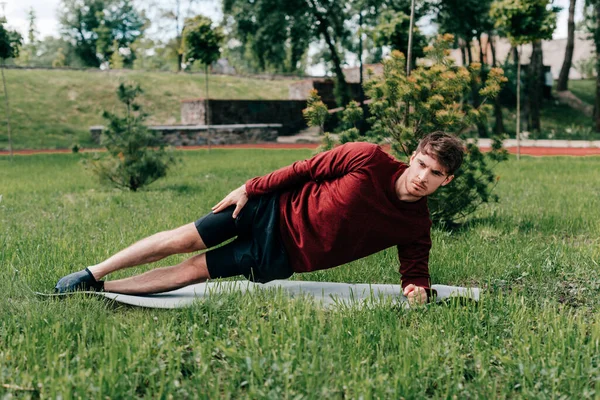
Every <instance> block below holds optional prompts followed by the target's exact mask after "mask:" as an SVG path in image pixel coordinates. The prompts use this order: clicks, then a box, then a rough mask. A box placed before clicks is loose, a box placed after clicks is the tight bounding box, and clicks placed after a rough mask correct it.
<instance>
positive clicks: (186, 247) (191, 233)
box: [164, 223, 206, 253]
mask: <svg viewBox="0 0 600 400" xmlns="http://www.w3.org/2000/svg"><path fill="white" fill-rule="evenodd" d="M164 235H165V237H166V244H167V246H168V247H169V248H170V249H171V250H174V251H176V252H178V253H191V252H193V251H198V250H203V249H205V248H206V245H205V244H204V241H203V240H202V238H201V237H200V234H199V233H198V230H197V229H196V226H195V225H194V223H190V224H186V225H183V226H181V227H179V228H176V229H173V230H171V231H166V232H164Z"/></svg>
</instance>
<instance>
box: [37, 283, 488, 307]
mask: <svg viewBox="0 0 600 400" xmlns="http://www.w3.org/2000/svg"><path fill="white" fill-rule="evenodd" d="M266 289H270V290H282V291H283V292H284V293H285V294H286V295H289V296H290V297H297V296H303V297H307V298H313V299H314V300H315V301H316V302H319V303H321V304H323V305H324V306H328V307H330V306H333V305H336V304H348V305H350V304H365V303H373V302H378V301H385V300H388V301H396V302H400V303H403V304H404V305H406V306H408V302H407V299H406V297H404V295H402V286H400V285H391V284H364V283H335V282H308V281H287V280H275V281H271V282H269V283H266V284H260V283H253V282H249V281H215V282H205V283H199V284H196V285H190V286H186V287H184V288H181V289H177V290H173V291H170V292H165V293H157V294H151V295H127V294H120V293H109V292H77V293H93V294H96V295H99V296H104V297H106V298H108V299H111V300H114V301H117V302H119V303H124V304H129V305H132V306H138V307H148V308H181V307H186V306H190V305H191V304H192V303H194V302H195V301H198V300H203V299H208V298H210V296H211V295H213V294H222V293H231V292H236V293H237V292H241V293H246V292H253V291H257V290H266ZM432 289H434V290H435V291H436V292H437V297H436V300H437V301H438V302H439V301H444V300H446V299H449V298H452V297H459V298H463V299H469V300H474V301H479V289H477V288H464V287H460V286H446V285H432ZM38 294H42V293H38ZM66 295H70V294H66ZM53 296H64V295H53Z"/></svg>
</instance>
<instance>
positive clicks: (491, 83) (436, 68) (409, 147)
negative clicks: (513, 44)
mask: <svg viewBox="0 0 600 400" xmlns="http://www.w3.org/2000/svg"><path fill="white" fill-rule="evenodd" d="M453 40H454V37H453V36H452V35H444V36H439V37H438V38H437V40H436V41H435V43H434V45H433V46H430V47H427V48H425V53H426V55H427V58H428V59H430V60H431V61H432V65H431V66H430V67H423V66H419V67H417V68H416V69H415V70H414V71H413V72H412V74H411V75H410V76H409V77H407V76H406V73H405V58H404V55H403V54H401V53H399V52H393V53H392V56H391V58H390V59H389V60H386V61H385V62H384V75H383V76H382V77H380V78H374V79H372V80H370V81H368V82H367V84H366V85H365V87H366V93H367V95H368V96H369V97H371V99H372V100H373V101H372V103H371V104H370V105H369V107H370V110H371V114H372V117H371V123H372V130H373V131H374V132H375V133H376V134H379V135H381V136H387V137H392V138H393V139H394V141H395V142H396V143H395V145H396V146H395V147H394V149H396V150H400V151H401V153H402V154H400V153H399V154H398V155H399V156H403V155H404V156H406V157H408V156H409V155H410V154H411V153H412V152H413V151H414V150H415V149H416V147H417V144H418V142H419V140H420V139H421V138H422V137H423V136H425V135H427V134H429V133H431V132H435V131H440V130H441V131H445V132H447V133H451V134H454V135H457V136H459V137H461V138H465V137H466V134H467V132H468V131H469V130H470V129H472V127H473V126H474V125H476V124H477V123H478V122H480V123H485V122H486V120H487V116H488V114H489V113H490V111H491V106H490V105H487V104H485V103H486V100H487V99H491V98H494V97H495V96H497V95H498V93H499V92H500V89H501V85H502V84H503V83H504V82H505V81H506V78H505V77H504V75H503V71H502V70H501V69H499V68H492V69H491V70H490V72H489V74H488V76H487V79H486V81H485V84H482V82H481V78H480V68H481V65H480V64H478V63H473V64H471V65H470V66H469V67H468V68H465V67H456V66H455V65H454V61H453V60H452V59H451V58H450V57H448V54H449V47H450V46H451V44H452V42H453ZM472 84H476V85H480V86H481V87H480V89H479V95H480V96H482V97H483V99H481V102H480V105H479V106H478V107H474V106H473V105H472V104H470V103H469V102H468V101H467V99H468V98H469V94H470V92H471V90H472ZM501 147H502V146H501V138H500V137H496V138H494V145H493V149H492V151H490V152H489V153H486V154H482V153H481V152H480V150H479V149H478V148H477V146H475V145H471V144H470V145H468V146H467V154H466V157H465V161H464V163H463V166H462V167H461V169H460V170H459V171H457V172H456V173H455V179H454V181H453V182H452V184H450V185H448V186H446V187H444V188H441V189H440V190H438V191H437V192H436V193H435V194H434V195H432V196H430V210H431V216H432V219H433V220H434V221H435V222H437V223H453V222H456V221H458V220H460V219H463V218H464V217H466V216H467V215H469V214H471V213H472V212H474V211H475V210H476V209H477V207H478V206H479V205H480V204H482V203H487V202H489V201H492V200H493V201H495V200H497V197H495V196H493V195H492V194H491V192H492V190H493V187H494V184H495V180H494V175H493V173H492V168H493V166H494V165H495V164H496V163H498V162H500V161H502V160H504V159H505V158H506V152H505V151H503V150H502V148H501Z"/></svg>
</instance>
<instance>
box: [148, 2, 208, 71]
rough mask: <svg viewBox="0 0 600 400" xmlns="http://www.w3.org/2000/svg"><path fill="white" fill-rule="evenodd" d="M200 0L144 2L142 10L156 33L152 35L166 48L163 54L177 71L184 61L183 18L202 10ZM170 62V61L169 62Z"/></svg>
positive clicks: (192, 15)
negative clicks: (149, 19) (166, 51)
mask: <svg viewBox="0 0 600 400" xmlns="http://www.w3.org/2000/svg"><path fill="white" fill-rule="evenodd" d="M202 2H203V1H202V0H151V1H147V2H144V4H145V7H144V10H145V12H146V13H147V15H148V16H150V17H151V19H152V25H153V27H155V29H156V34H154V35H153V36H152V37H153V38H154V39H155V40H156V41H157V42H160V43H162V44H161V46H164V47H165V49H166V50H168V52H169V53H168V54H166V53H165V54H164V56H167V58H169V59H170V60H172V63H173V64H176V68H177V71H181V68H182V65H183V63H184V52H185V49H184V48H183V29H184V27H185V20H186V19H188V18H192V17H194V16H195V15H197V14H198V12H199V11H201V10H202V7H201V6H202V4H201V3H202ZM163 53H164V52H163ZM169 64H171V61H170V62H169Z"/></svg>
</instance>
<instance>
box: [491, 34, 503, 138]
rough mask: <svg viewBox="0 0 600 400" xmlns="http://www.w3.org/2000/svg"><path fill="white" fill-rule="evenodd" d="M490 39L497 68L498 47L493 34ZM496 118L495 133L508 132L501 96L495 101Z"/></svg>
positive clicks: (493, 63) (494, 64)
mask: <svg viewBox="0 0 600 400" xmlns="http://www.w3.org/2000/svg"><path fill="white" fill-rule="evenodd" d="M488 38H489V39H488V42H489V44H490V51H491V53H492V66H493V67H497V66H498V60H497V59H496V47H495V46H494V40H493V36H492V34H491V33H489V34H488ZM494 117H495V120H496V121H495V123H494V133H495V134H496V135H500V134H502V133H504V132H505V131H506V129H504V117H503V115H502V104H500V94H498V96H496V98H495V99H494Z"/></svg>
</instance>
